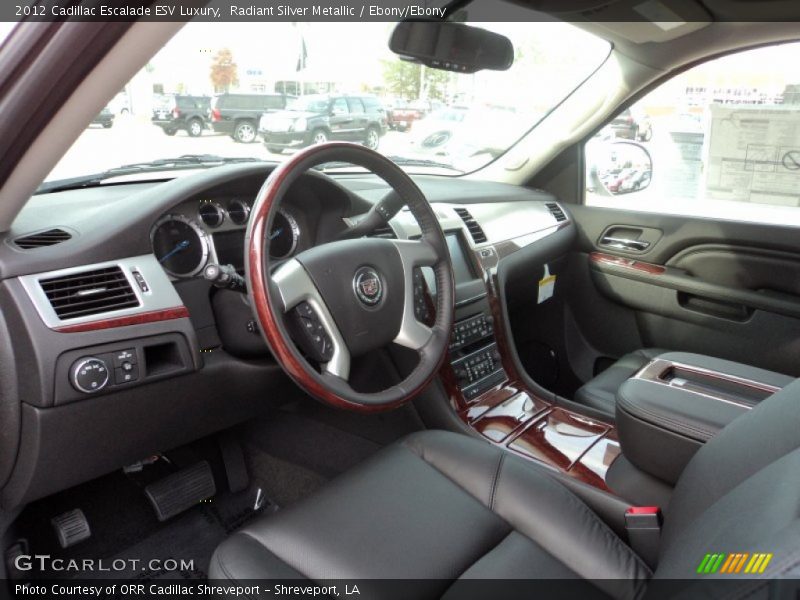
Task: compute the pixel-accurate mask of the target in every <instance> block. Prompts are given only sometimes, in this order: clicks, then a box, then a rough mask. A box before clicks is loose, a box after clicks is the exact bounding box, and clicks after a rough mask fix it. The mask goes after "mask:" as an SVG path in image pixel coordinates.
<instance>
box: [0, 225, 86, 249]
mask: <svg viewBox="0 0 800 600" xmlns="http://www.w3.org/2000/svg"><path fill="white" fill-rule="evenodd" d="M70 239H72V236H71V235H70V234H69V232H67V231H64V230H63V229H48V230H47V231H40V232H38V233H31V234H29V235H23V236H22V237H18V238H17V239H15V240H14V244H16V246H17V248H22V249H23V250H33V249H34V248H44V247H45V246H55V245H56V244H60V243H61V242H66V241H67V240H70Z"/></svg>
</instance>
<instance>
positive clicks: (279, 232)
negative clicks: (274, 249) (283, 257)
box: [269, 227, 283, 241]
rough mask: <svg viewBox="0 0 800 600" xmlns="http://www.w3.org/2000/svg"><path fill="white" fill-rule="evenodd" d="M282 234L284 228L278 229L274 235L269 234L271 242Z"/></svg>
mask: <svg viewBox="0 0 800 600" xmlns="http://www.w3.org/2000/svg"><path fill="white" fill-rule="evenodd" d="M282 233H283V227H281V228H280V229H276V230H275V231H273V232H272V233H270V234H269V241H272V240H274V239H275V238H276V237H278V236H279V235H280V234H282Z"/></svg>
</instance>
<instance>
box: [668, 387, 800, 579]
mask: <svg viewBox="0 0 800 600" xmlns="http://www.w3.org/2000/svg"><path fill="white" fill-rule="evenodd" d="M740 552H741V553H749V554H751V555H752V554H753V553H770V554H773V558H772V559H771V562H770V564H769V565H768V569H767V571H765V573H764V575H766V576H777V575H781V573H782V572H786V570H787V569H789V568H791V567H792V566H793V565H795V563H797V562H798V560H800V380H796V381H794V382H792V383H791V384H789V385H788V386H787V387H785V388H784V389H783V390H781V391H780V392H777V393H776V394H774V395H772V396H770V397H769V398H767V399H766V400H764V401H763V402H761V403H760V404H759V405H758V406H756V407H755V408H753V409H752V410H751V411H750V412H748V413H747V414H745V415H742V416H741V417H738V418H737V419H736V420H734V421H733V422H731V423H730V424H729V425H728V426H727V427H725V429H723V430H722V431H721V432H720V433H719V434H718V435H717V436H715V437H714V438H712V439H711V440H710V441H709V442H708V443H706V444H705V445H704V446H703V447H702V448H701V449H700V450H699V451H698V452H697V454H695V456H694V457H693V458H692V460H691V461H690V462H689V464H688V465H687V466H686V469H685V470H684V471H683V473H682V475H681V477H680V479H679V480H678V483H677V485H676V487H675V491H674V493H673V495H672V499H671V500H670V504H669V507H668V508H667V511H666V514H665V520H664V531H663V537H662V544H661V552H660V557H659V565H658V569H657V570H656V573H655V575H656V577H661V578H664V577H666V578H678V579H687V578H691V577H692V576H694V575H695V574H696V571H697V568H698V566H699V565H700V563H701V561H702V560H703V558H704V556H705V554H707V553H728V554H729V553H740Z"/></svg>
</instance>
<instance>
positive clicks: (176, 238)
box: [150, 197, 301, 278]
mask: <svg viewBox="0 0 800 600" xmlns="http://www.w3.org/2000/svg"><path fill="white" fill-rule="evenodd" d="M251 209H252V203H251V201H250V200H248V199H246V198H240V197H232V198H210V199H200V200H191V201H188V202H184V203H183V204H180V205H178V206H177V207H175V209H174V210H173V211H172V212H170V213H169V214H166V215H164V216H163V217H161V218H160V219H159V220H158V221H156V223H155V225H153V229H152V230H151V232H150V240H151V243H152V247H153V252H154V254H155V256H156V259H157V260H158V261H159V263H161V266H162V267H163V268H164V270H165V271H166V272H167V273H168V274H169V275H170V276H172V277H175V278H189V277H194V276H196V275H198V274H199V273H200V272H202V270H203V268H205V266H206V265H207V264H208V263H209V262H214V263H218V264H230V265H233V266H234V267H235V268H236V269H237V270H238V271H244V260H245V247H244V245H245V239H244V238H245V231H246V229H247V223H248V220H249V218H250V211H251ZM300 238H301V228H300V225H299V223H298V221H297V218H296V217H295V215H294V214H293V212H292V211H291V210H290V209H286V208H281V209H280V210H279V212H278V213H277V214H276V215H275V219H274V222H273V224H272V228H271V230H270V233H269V240H268V243H269V254H270V257H271V258H273V259H276V260H280V259H285V258H289V257H291V256H292V255H293V254H294V253H295V251H296V250H297V245H298V242H299V240H300Z"/></svg>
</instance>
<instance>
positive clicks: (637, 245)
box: [600, 235, 650, 252]
mask: <svg viewBox="0 0 800 600" xmlns="http://www.w3.org/2000/svg"><path fill="white" fill-rule="evenodd" d="M600 245H601V246H608V247H609V248H617V249H619V250H632V251H634V252H644V251H645V250H647V249H648V248H649V247H650V242H645V241H642V240H629V239H626V238H617V237H612V236H610V235H607V236H605V237H604V238H602V239H601V240H600Z"/></svg>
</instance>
